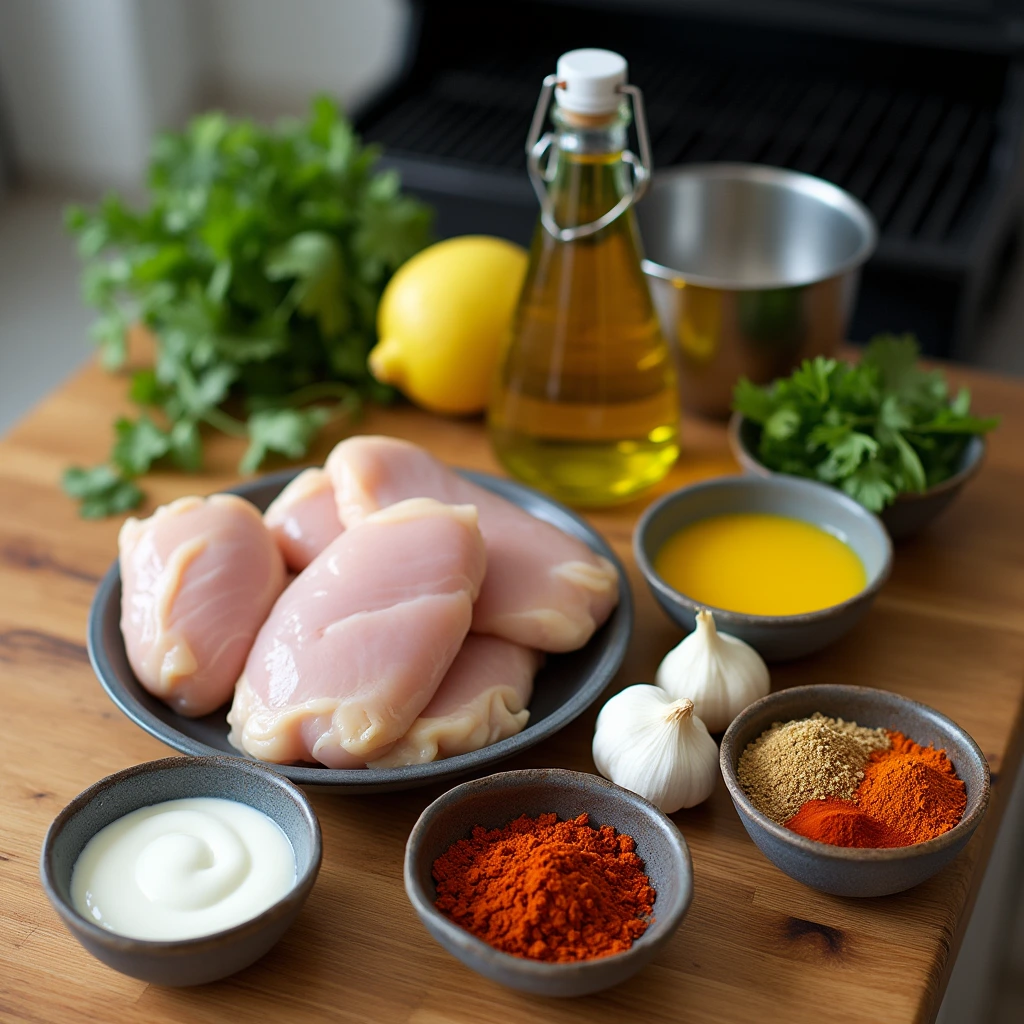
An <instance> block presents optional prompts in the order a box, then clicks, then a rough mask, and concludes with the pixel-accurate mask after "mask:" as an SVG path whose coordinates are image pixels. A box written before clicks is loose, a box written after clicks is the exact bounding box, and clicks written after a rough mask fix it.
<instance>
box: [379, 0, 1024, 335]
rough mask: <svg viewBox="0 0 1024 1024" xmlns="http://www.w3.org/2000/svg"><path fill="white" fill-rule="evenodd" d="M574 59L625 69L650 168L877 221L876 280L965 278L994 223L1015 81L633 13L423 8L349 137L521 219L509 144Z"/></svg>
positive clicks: (1004, 69)
mask: <svg viewBox="0 0 1024 1024" xmlns="http://www.w3.org/2000/svg"><path fill="white" fill-rule="evenodd" d="M499 7H500V8H503V9H506V14H505V16H504V17H505V21H504V22H503V23H502V26H503V27H502V28H501V29H500V31H499V30H498V29H497V28H496V24H497V23H496V22H495V20H494V19H495V18H497V17H498V15H497V14H495V13H494V11H495V10H497V9H498V8H499ZM456 10H457V13H458V18H457V31H456V32H454V34H453V26H455V24H456V22H455V21H452V20H448V21H446V20H445V18H443V17H439V16H438V11H442V12H448V13H449V14H451V13H452V12H453V11H456ZM509 10H510V11H513V12H519V14H517V15H515V16H511V17H510V16H509V15H508V13H507V11H509ZM579 45H596V46H608V47H610V48H613V49H617V50H619V51H620V52H622V53H624V54H625V55H626V56H627V58H628V59H629V61H630V76H631V79H632V80H633V81H634V82H636V83H637V84H638V85H639V86H641V88H642V89H643V90H644V94H645V98H646V104H647V114H648V121H649V123H650V129H651V137H652V143H653V148H654V161H655V166H656V168H658V167H662V168H664V167H669V166H673V165H678V164H685V163H694V162H702V161H744V162H755V163H764V164H771V165H774V166H779V167H788V168H792V169H794V170H798V171H804V172H807V173H809V174H815V175H819V176H821V177H823V178H826V179H827V180H829V181H832V182H835V183H836V184H838V185H840V186H842V187H844V188H846V189H848V190H849V191H850V192H852V193H853V194H854V195H856V196H858V197H859V198H860V199H862V200H863V201H864V202H865V203H866V204H867V206H868V207H869V208H870V209H871V211H872V212H873V214H874V215H875V217H876V219H877V220H878V223H879V226H880V228H881V242H880V245H879V251H878V256H877V258H876V261H875V266H876V267H877V266H879V265H888V266H893V267H896V268H898V269H900V270H902V271H909V272H912V273H919V272H922V271H932V272H935V271H938V272H941V273H943V274H946V275H947V277H948V275H950V274H954V275H955V274H960V275H961V276H962V277H963V276H965V275H968V274H969V273H971V272H972V266H973V269H974V270H976V269H977V266H976V264H978V260H979V258H978V252H977V248H978V242H979V239H985V238H986V237H987V236H988V235H990V234H991V230H990V229H991V220H992V218H993V217H994V216H996V215H997V214H999V215H1002V214H1004V212H1005V211H1004V210H1003V209H1002V206H1004V205H1005V202H1006V199H1007V195H1008V193H1009V192H1010V185H1011V182H1010V176H1011V169H1012V166H1013V163H1014V159H1013V158H1015V156H1016V152H1017V148H1018V136H1019V133H1020V127H1021V121H1022V119H1024V118H1022V114H1021V110H1020V107H1021V103H1020V98H1021V97H1020V95H1019V93H1020V89H1019V83H1020V79H1021V75H1020V72H1019V70H1018V68H1017V65H1016V64H1015V62H1014V60H1013V58H1012V56H1009V55H1006V54H1004V55H997V54H992V53H987V54H978V53H970V52H964V51H954V50H950V49H945V50H938V49H934V48H924V47H919V48H911V47H907V46H897V45H895V44H893V43H885V42H878V41H874V42H871V43H865V42H864V41H862V40H861V41H857V40H851V39H838V38H827V37H824V36H822V35H812V34H808V33H800V32H794V31H792V30H787V31H785V32H782V31H778V30H766V29H763V28H758V29H751V28H741V27H739V26H737V25H723V24H716V23H712V22H699V21H695V20H692V19H690V20H685V21H684V20H681V19H678V18H665V17H663V16H660V15H659V16H655V15H650V14H643V13H642V12H641V13H637V8H633V13H631V14H629V16H624V15H623V14H622V13H621V12H615V13H614V14H608V13H607V12H603V11H600V10H596V9H595V10H587V11H581V10H580V9H579V8H578V7H575V6H573V7H563V6H559V5H551V4H540V3H520V4H514V3H513V4H510V5H509V4H505V5H488V4H474V5H470V6H469V7H465V6H463V5H458V4H454V5H453V4H445V3H441V4H436V3H428V4H427V5H426V6H425V7H424V8H423V12H422V21H421V25H420V33H419V46H418V48H417V52H416V55H415V59H414V60H413V61H412V63H411V66H410V69H409V73H408V74H407V76H406V77H405V79H404V81H403V82H402V83H401V84H400V85H399V86H398V87H397V88H396V89H394V90H393V91H392V92H391V93H390V94H389V95H388V96H386V97H384V98H383V99H382V100H380V101H379V102H377V103H376V104H375V105H374V106H373V107H372V108H371V109H369V110H367V111H366V112H365V113H364V115H363V117H362V118H361V119H360V121H359V127H360V128H361V130H362V131H363V133H364V135H365V136H366V137H367V138H368V139H371V140H374V141H378V142H381V143H383V144H384V146H385V147H386V148H387V152H388V154H389V156H390V158H391V159H392V160H393V161H394V162H395V163H396V164H397V165H398V166H400V167H401V169H402V170H403V172H404V174H405V177H406V180H407V182H408V183H409V184H410V185H411V186H412V187H414V188H415V187H417V186H422V187H425V188H426V189H428V190H434V191H442V192H443V191H445V187H444V184H443V183H444V181H445V171H446V170H447V171H449V172H451V174H452V178H451V192H452V194H453V195H455V196H468V195H474V194H475V195H477V196H488V197H491V198H500V199H501V200H503V201H504V202H505V203H507V204H510V205H512V206H515V207H519V208H520V209H525V208H527V207H529V208H531V209H532V208H533V205H534V199H533V195H532V192H531V191H530V188H529V185H528V182H527V180H526V176H525V160H524V153H523V143H524V140H525V138H526V134H527V130H528V127H529V121H530V117H531V114H532V111H533V107H534V104H535V102H536V98H537V93H538V91H539V88H540V82H541V80H542V79H543V77H544V75H545V74H547V73H548V72H550V71H552V70H554V66H555V61H556V59H557V56H558V54H559V53H561V52H563V51H564V50H565V49H570V48H572V47H574V46H579ZM467 55H473V56H467ZM531 220H532V218H526V219H524V222H523V223H524V225H526V227H525V228H524V230H523V231H522V232H519V233H520V235H523V236H525V234H527V233H528V230H529V227H528V225H529V222H530V221H531ZM972 261H973V262H972ZM896 291H899V289H896ZM926 291H927V289H926ZM887 301H888V303H889V306H890V307H891V305H892V302H891V300H887ZM943 316H945V318H946V319H947V320H948V319H951V318H950V317H949V316H946V314H943ZM891 326H892V327H894V328H899V327H902V326H904V325H902V324H898V323H892V324H891ZM905 326H910V327H915V326H917V324H916V323H914V322H911V323H908V324H906V325H905ZM951 330H952V327H950V329H949V330H948V331H947V333H950V332H951ZM923 333H925V334H927V333H928V331H927V330H924V331H923ZM931 347H932V349H933V350H939V349H941V348H943V347H944V346H942V345H941V344H932V345H931Z"/></svg>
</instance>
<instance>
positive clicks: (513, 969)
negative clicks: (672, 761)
mask: <svg viewBox="0 0 1024 1024" xmlns="http://www.w3.org/2000/svg"><path fill="white" fill-rule="evenodd" d="M405 888H406V892H407V893H408V894H409V899H410V900H411V902H412V904H413V906H414V907H415V909H416V912H417V913H418V914H419V916H420V920H421V921H422V922H423V923H424V925H425V926H426V928H427V930H428V931H429V932H430V934H431V935H432V936H433V937H434V938H435V939H436V940H437V941H438V942H439V943H440V944H441V945H442V946H444V948H445V949H447V950H448V952H450V953H451V954H453V955H454V956H456V957H458V959H459V960H461V961H462V962H463V963H464V964H466V965H467V966H468V967H470V968H472V969H473V970H474V971H477V972H478V973H480V974H482V975H484V976H485V977H487V978H490V979H491V980H492V981H497V982H499V983H501V984H503V985H508V986H509V987H511V988H516V989H520V990H522V991H524V992H532V993H536V994H539V995H547V996H581V995H588V994H590V993H593V992H599V991H601V990H602V989H606V988H610V987H611V986H612V985H617V984H619V983H620V982H622V981H625V980H626V979H627V978H629V977H631V976H632V975H634V974H636V972H637V971H639V970H641V969H642V968H643V967H645V966H646V965H647V964H648V963H650V962H651V960H652V959H654V957H655V955H656V954H657V953H658V950H660V949H661V948H662V946H663V945H664V944H665V943H666V942H668V940H669V939H671V937H672V935H673V933H674V932H675V931H676V929H677V928H678V927H679V925H680V924H681V923H682V920H683V917H684V916H685V914H686V911H687V909H688V907H689V905H690V900H691V898H692V896H693V869H692V866H691V863H690V853H689V850H688V848H687V846H686V840H685V839H683V837H682V834H681V833H680V832H679V829H678V828H676V826H675V825H674V824H673V823H672V822H671V821H670V820H669V819H668V818H667V817H666V816H665V815H664V814H662V812H661V811H659V810H658V809H657V808H656V807H655V806H654V805H653V804H651V803H648V802H647V801H646V800H644V799H643V798H642V797H639V796H637V795H636V794H635V793H630V792H628V791H627V790H624V789H621V788H620V787H619V786H616V785H614V784H613V783H611V782H608V781H606V780H605V779H602V778H600V777H599V776H596V775H587V774H584V773H581V772H571V771H565V770H563V769H560V768H538V769H529V770H525V771H517V772H500V773H498V774H497V775H490V776H487V777H486V778H483V779H475V780H473V781H472V782H467V783H464V784H463V785H461V786H456V787H455V788H454V789H452V790H449V791H448V792H447V793H445V794H444V795H443V796H441V797H439V798H438V799H437V800H435V801H434V802H433V803H432V804H431V805H430V806H429V807H427V809H426V810H425V811H424V812H423V814H422V815H421V816H420V819H419V821H417V822H416V825H415V826H414V828H413V830H412V832H411V834H410V836H409V841H408V844H407V845H406V852H405Z"/></svg>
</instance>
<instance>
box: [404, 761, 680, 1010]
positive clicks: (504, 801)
mask: <svg viewBox="0 0 1024 1024" xmlns="http://www.w3.org/2000/svg"><path fill="white" fill-rule="evenodd" d="M551 812H554V813H555V814H557V815H558V817H559V818H560V819H562V820H566V819H570V818H576V817H578V816H579V815H581V814H588V815H589V816H590V823H591V825H594V826H598V825H612V826H613V827H614V828H616V829H617V830H618V831H619V832H624V833H626V834H627V835H630V836H632V837H633V838H634V839H635V840H636V852H637V853H638V854H639V855H640V856H641V857H642V858H643V861H644V870H645V871H646V873H647V876H648V877H649V878H650V880H651V885H652V886H653V887H654V890H655V892H656V894H657V896H656V898H655V901H654V917H653V918H652V920H651V922H650V924H649V925H648V928H647V930H646V931H645V932H644V933H643V935H641V936H640V938H639V939H637V940H636V942H634V943H633V945H632V946H630V948H629V949H627V950H626V951H625V952H622V953H616V954H614V955H612V956H607V957H600V958H598V959H595V960H583V961H580V962H578V963H568V964H557V963H544V962H542V961H538V960H527V959H525V958H523V957H517V956H511V955H510V954H508V953H502V952H501V951H500V950H497V949H494V948H493V947H492V946H489V945H488V944H487V943H486V942H483V941H482V940H481V939H478V938H476V936H474V935H471V934H470V933H469V932H467V931H466V930H465V929H464V928H462V927H460V926H459V925H457V924H455V923H454V922H453V921H450V920H449V919H448V918H447V917H445V916H444V914H442V913H441V912H440V911H439V910H438V909H437V908H436V907H435V906H434V900H435V899H436V898H437V890H436V888H435V886H434V880H433V875H432V868H433V865H434V861H435V860H437V858H438V857H440V856H441V854H442V853H444V852H445V850H447V849H448V847H449V846H451V845H452V843H454V842H456V841H457V840H459V839H465V838H466V837H467V836H469V834H470V832H471V831H472V829H473V827H474V826H475V825H483V826H484V827H485V828H501V827H502V826H503V825H507V824H508V823H509V822H510V821H512V820H514V819H515V818H518V817H519V816H520V815H521V814H526V815H529V816H530V817H531V818H535V817H537V815H539V814H547V813H551ZM405 891H406V893H407V894H408V896H409V899H410V901H411V902H412V905H413V906H414V907H415V908H416V913H417V914H419V916H420V920H421V921H422V922H423V924H424V925H425V926H426V928H427V930H428V931H429V932H430V934H431V935H433V937H434V938H435V939H436V940H437V941H438V942H439V943H440V944H441V945H442V946H444V948H445V949H447V950H448V952H449V953H451V954H452V955H453V956H455V957H458V959H459V960H461V961H462V962H463V963H464V964H465V965H466V966H467V967H471V968H472V969H473V970H474V971H477V972H478V973H480V974H482V975H483V976H484V977H485V978H490V979H491V980H492V981H497V982H499V983H500V984H502V985H508V986H509V987H510V988H517V989H520V990H522V991H524V992H534V993H536V994H538V995H545V996H582V995H588V994H590V993H592V992H600V991H601V990H602V989H606V988H610V987H611V986H612V985H618V984H619V983H620V982H622V981H625V980H626V979H627V978H629V977H631V976H632V975H634V974H636V973H637V971H639V970H641V969H642V968H643V967H645V966H647V964H649V963H650V962H651V961H652V960H653V959H654V957H655V955H656V954H657V953H658V951H659V950H660V949H661V948H662V946H664V945H665V943H666V942H668V940H669V939H671V938H672V935H673V934H674V933H675V931H676V929H677V928H678V927H679V925H680V924H682V921H683V918H684V917H685V916H686V911H687V909H688V908H689V906H690V900H691V899H692V898H693V867H692V865H691V863H690V851H689V849H688V847H687V845H686V840H685V839H684V838H683V836H682V833H681V832H680V831H679V829H678V828H676V826H675V824H673V822H672V821H671V819H669V818H668V817H666V816H665V815H664V814H662V813H661V811H659V810H658V808H657V807H655V806H654V804H651V803H648V802H647V801H646V800H644V799H643V797H639V796H637V795H636V793H630V792H629V791H628V790H625V789H622V788H621V787H619V786H616V785H614V784H613V783H611V782H608V781H607V780H605V779H602V778H601V777H600V776H598V775H587V774H584V773H583V772H570V771H566V770H564V769H562V768H533V769H528V770H526V771H519V772H500V773H499V774H497V775H489V776H487V778H484V779H474V780H473V781H472V782H466V783H463V785H461V786H456V787H455V789H451V790H449V791H448V792H447V793H445V794H444V795H443V796H441V797H438V799H437V800H435V801H434V802H433V803H432V804H430V806H429V807H427V809H426V810H425V811H424V812H423V813H422V814H421V815H420V818H419V821H417V822H416V824H415V825H414V826H413V830H412V832H411V833H410V834H409V841H408V843H407V844H406V847H405ZM542 1016H543V1015H542Z"/></svg>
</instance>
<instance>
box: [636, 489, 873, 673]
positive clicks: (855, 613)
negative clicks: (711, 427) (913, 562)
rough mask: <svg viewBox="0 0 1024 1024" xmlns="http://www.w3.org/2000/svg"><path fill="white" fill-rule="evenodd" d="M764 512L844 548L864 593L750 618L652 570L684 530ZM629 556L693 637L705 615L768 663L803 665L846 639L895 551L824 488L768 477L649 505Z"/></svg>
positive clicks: (676, 494)
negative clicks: (806, 526)
mask: <svg viewBox="0 0 1024 1024" xmlns="http://www.w3.org/2000/svg"><path fill="white" fill-rule="evenodd" d="M735 512H768V513H772V514H774V515H780V516H789V517H791V518H794V519H802V520H804V521H806V522H809V523H814V524H815V525H816V526H821V527H823V528H824V529H826V530H828V531H829V532H830V533H832V534H834V535H835V536H837V537H839V539H840V540H842V541H844V542H845V543H846V544H848V545H849V546H850V547H851V548H852V549H853V550H854V551H855V552H856V554H857V556H858V558H860V560H861V562H862V563H863V564H864V569H865V571H866V574H867V585H866V586H865V587H864V589H863V590H862V591H861V592H860V593H859V594H856V595H855V596H854V597H851V598H850V599H849V600H848V601H843V602H842V603H841V604H836V605H832V606H831V607H829V608H822V609H820V610H819V611H816V612H807V613H806V614H803V615H748V614H746V613H744V612H733V611H729V610H728V609H725V608H715V607H714V606H712V605H704V604H702V603H701V602H699V601H695V600H694V599H693V598H692V597H690V596H689V595H687V594H684V593H682V592H680V591H678V590H676V589H675V588H674V587H672V586H670V585H669V584H668V583H667V582H666V581H665V580H663V579H662V578H661V577H660V576H659V575H658V574H657V572H655V570H654V560H655V558H656V557H657V554H658V552H659V551H660V550H661V548H662V545H664V543H665V542H666V541H667V540H668V539H669V538H670V537H671V536H673V534H675V533H677V532H678V531H679V530H681V529H682V528H683V527H684V526H688V525H689V524H690V523H695V522H697V521H699V520H701V519H707V518H708V517H710V516H716V515H724V514H727V513H735ZM633 554H634V556H635V558H636V563H637V565H638V566H639V567H640V571H641V572H642V573H643V574H644V578H645V579H646V580H647V585H648V586H649V587H650V588H651V592H652V593H653V594H654V597H655V599H656V600H657V602H658V604H660V605H661V607H662V609H663V610H664V612H665V613H666V614H667V615H668V617H669V618H670V619H672V620H673V621H675V622H678V623H679V625H680V626H682V627H683V629H685V630H688V631H689V630H692V629H693V628H694V625H695V622H696V616H697V612H698V611H700V609H701V608H704V607H709V608H711V610H712V611H713V612H714V615H715V624H716V625H717V626H718V628H719V630H720V631H721V632H723V633H729V634H731V635H732V636H738V637H739V638H740V639H741V640H745V641H746V642H747V643H748V644H750V645H751V646H752V647H754V648H755V649H756V650H757V651H758V652H759V653H760V654H761V656H762V657H763V658H765V660H767V661H785V660H788V659H790V658H800V657H803V655H805V654H810V653H812V652H813V651H817V650H820V649H821V648H822V647H826V646H827V645H828V644H830V643H832V642H833V641H835V640H838V639H839V638H840V637H841V636H843V635H844V634H845V633H848V632H849V631H850V630H851V629H852V628H853V627H854V626H855V625H856V624H857V623H858V622H859V621H860V619H861V617H862V616H863V615H864V613H865V612H866V611H867V610H868V608H869V607H870V606H871V602H872V601H874V599H875V595H876V594H877V593H878V591H879V590H881V588H882V584H884V583H885V581H886V580H887V579H888V577H889V571H890V569H891V567H892V544H891V543H890V541H889V535H888V534H887V533H886V532H885V529H884V527H883V526H882V524H881V521H880V520H879V518H878V517H877V516H876V515H874V514H873V513H871V512H868V511H867V509H865V508H864V507H863V506H861V505H859V504H858V503H857V502H855V501H854V500H853V499H852V498H849V497H847V496H846V495H845V494H843V493H842V492H841V491H837V490H835V489H833V488H831V487H826V486H825V485H824V484H819V483H815V482H814V481H812V480H799V479H797V478H796V477H791V476H781V475H772V476H770V477H766V478H762V477H756V476H725V477H719V478H717V479H715V480H705V481H703V482H701V483H697V484H691V485H690V486H689V487H682V488H680V489H679V490H678V491H672V492H671V493H670V494H666V495H665V496H664V497H663V498H661V499H659V500H658V501H656V502H654V504H653V505H651V506H650V507H649V508H648V509H647V511H645V512H644V514H643V515H642V516H641V517H640V521H639V522H638V523H637V525H636V529H635V530H634V531H633Z"/></svg>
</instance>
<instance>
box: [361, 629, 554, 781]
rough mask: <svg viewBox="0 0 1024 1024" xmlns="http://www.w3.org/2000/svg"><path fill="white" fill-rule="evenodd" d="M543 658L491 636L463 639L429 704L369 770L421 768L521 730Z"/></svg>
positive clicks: (476, 748) (484, 745)
mask: <svg viewBox="0 0 1024 1024" xmlns="http://www.w3.org/2000/svg"><path fill="white" fill-rule="evenodd" d="M542 660H543V655H542V654H541V653H540V652H539V651H532V650H530V648H528V647H521V646H520V645H519V644H513V643H509V641H508V640H499V639H498V638H497V637H494V636H474V635H471V636H467V637H466V642H465V643H464V644H463V645H462V650H461V651H459V654H458V657H457V658H456V659H455V661H454V662H453V663H452V667H451V668H450V669H448V674H447V675H446V676H445V677H444V679H443V680H442V682H441V685H440V686H439V687H438V689H437V693H435V694H434V696H433V699H432V700H431V701H430V703H429V704H428V705H427V706H426V707H425V708H424V709H423V710H422V711H421V712H420V717H419V718H417V719H416V721H415V722H413V723H412V726H411V728H410V729H409V731H408V732H407V733H406V734H405V735H404V736H403V737H402V738H401V739H400V740H399V741H398V742H397V743H396V744H395V745H394V746H393V747H392V748H391V750H390V752H389V753H387V754H386V755H385V756H384V757H381V758H378V759H377V760H375V761H372V762H370V767H371V768H396V767H398V766H400V765H407V764H424V763H425V762H427V761H436V760H438V759H440V758H442V757H453V756H454V755H455V754H468V753H469V752H470V751H471V750H479V749H480V748H481V747H486V746H489V745H490V744H491V743H497V742H498V740H503V739H505V737H506V736H515V734H516V733H517V732H521V731H522V729H523V728H524V727H525V725H526V722H527V719H528V718H529V717H530V712H529V711H527V710H526V705H527V704H529V702H530V695H531V693H532V692H533V677H534V675H536V673H537V669H538V668H540V665H541V662H542Z"/></svg>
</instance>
